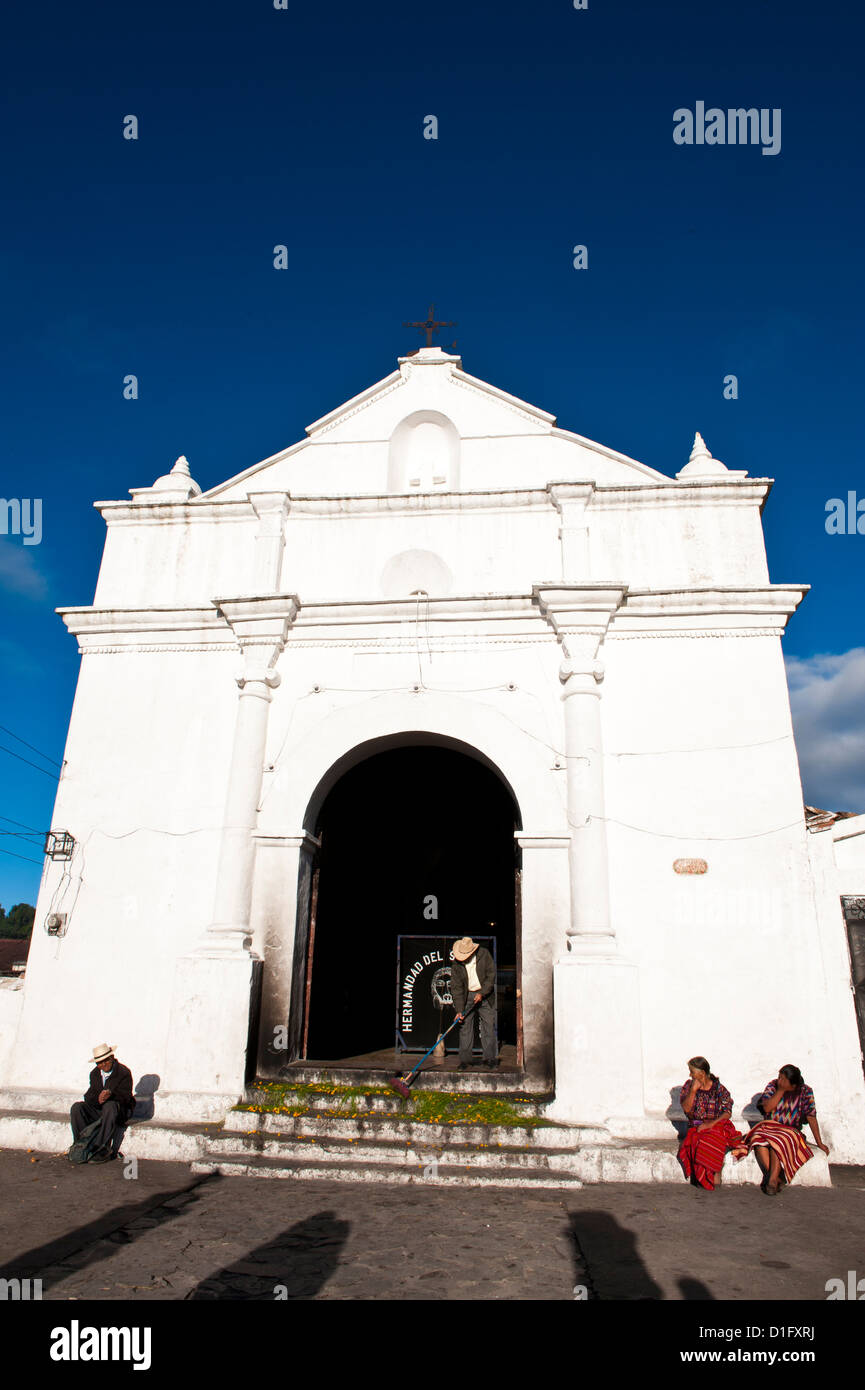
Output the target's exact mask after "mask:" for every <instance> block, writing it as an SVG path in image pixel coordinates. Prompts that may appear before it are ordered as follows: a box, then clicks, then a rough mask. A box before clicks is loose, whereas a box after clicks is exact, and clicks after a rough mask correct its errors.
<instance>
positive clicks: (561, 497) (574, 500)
mask: <svg viewBox="0 0 865 1390" xmlns="http://www.w3.org/2000/svg"><path fill="white" fill-rule="evenodd" d="M594 491H595V484H594V483H592V482H585V483H547V492H548V493H549V497H550V501H551V502H552V504H553V506H554V507H555V508H556V511H558V512H560V513H561V517H562V521H563V522H564V523H566V521H567V517H568V515H569V514H570V515H571V516H573V515H575V514H576V515H579V514H580V513H582V512H584V511H585V509H586V506H587V505H588V503H589V502H590V501H591V499H592V496H593V494H594Z"/></svg>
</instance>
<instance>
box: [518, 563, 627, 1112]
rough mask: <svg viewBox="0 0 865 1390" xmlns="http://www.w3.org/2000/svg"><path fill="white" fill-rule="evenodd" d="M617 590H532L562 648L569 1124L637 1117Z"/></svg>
mask: <svg viewBox="0 0 865 1390" xmlns="http://www.w3.org/2000/svg"><path fill="white" fill-rule="evenodd" d="M625 592H626V590H625V588H624V586H622V585H610V584H608V585H603V584H585V585H576V584H573V585H567V584H562V585H560V586H556V587H555V588H554V587H553V586H549V587H547V586H544V587H540V586H536V587H535V590H534V593H535V596H536V600H537V602H538V604H539V606H540V609H541V612H542V613H543V615H544V617H545V618H546V620H547V622H548V623H549V624H550V626H551V627H552V628H553V630H554V631H555V633H556V635H557V637H558V638H559V641H560V642H561V644H562V648H563V653H564V660H563V661H562V664H561V666H560V668H559V679H560V681H561V682H562V685H563V687H564V688H563V691H562V701H563V705H564V731H565V756H566V767H567V812H568V830H569V846H568V869H569V887H570V909H571V910H570V920H569V922H568V924H567V927H566V943H565V944H566V950H565V951H564V952H563V954H562V955H561V956H559V957H558V959H557V960H556V961H555V963H554V966H553V1009H554V1036H555V1072H556V1098H555V1101H554V1102H553V1104H552V1106H551V1107H550V1111H549V1113H550V1115H551V1117H552V1118H556V1119H559V1120H562V1121H565V1122H566V1123H571V1124H596V1125H603V1124H606V1123H608V1122H610V1121H616V1122H620V1121H624V1122H625V1123H626V1124H627V1123H629V1122H633V1121H634V1120H639V1119H641V1118H642V1116H643V1077H642V1073H643V1064H642V1026H641V1019H640V1000H639V980H638V974H637V968H636V966H635V965H633V964H632V963H631V962H630V961H627V960H625V959H624V958H623V957H622V956H621V954H620V953H619V951H618V949H617V943H616V937H615V930H614V927H613V923H612V920H611V915H610V884H609V869H608V862H607V823H606V820H605V805H604V772H603V749H602V746H601V711H600V697H601V689H600V686H601V681H602V680H603V675H604V668H603V665H602V663H601V661H600V660H599V652H600V650H601V649H602V643H603V640H604V637H605V635H606V631H607V628H608V626H609V622H610V619H611V617H612V615H613V614H614V613H615V612H616V610H617V609H618V608H619V607H620V605H621V604H622V602H623V600H624V597H625Z"/></svg>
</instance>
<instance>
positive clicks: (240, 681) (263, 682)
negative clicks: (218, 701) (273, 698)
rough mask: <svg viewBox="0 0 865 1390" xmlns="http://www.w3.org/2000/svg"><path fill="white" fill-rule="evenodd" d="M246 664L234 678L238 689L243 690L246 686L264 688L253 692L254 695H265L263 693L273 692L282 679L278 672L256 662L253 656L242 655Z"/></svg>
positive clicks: (262, 663)
mask: <svg viewBox="0 0 865 1390" xmlns="http://www.w3.org/2000/svg"><path fill="white" fill-rule="evenodd" d="M244 655H245V656H246V662H245V664H244V667H243V670H242V671H241V672H240V674H239V675H237V676H235V678H234V679H235V680H236V681H237V685H238V689H239V690H245V689H246V687H247V686H248V685H259V686H264V687H265V690H259V691H254V692H252V693H254V694H261V695H263V694H265V691H271V690H275V689H276V687H277V686H278V685H279V683H280V681H281V680H282V677H281V676H280V674H279V672H278V671H274V669H273V667H272V666H268V665H266V664H265V663H264V662H263V661H260V660H259V661H256V660H255V659H254V656H251V655H250V654H248V653H244Z"/></svg>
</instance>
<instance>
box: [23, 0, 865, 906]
mask: <svg viewBox="0 0 865 1390" xmlns="http://www.w3.org/2000/svg"><path fill="white" fill-rule="evenodd" d="M863 30H865V21H863V19H862V15H861V12H860V11H859V9H858V8H857V7H854V6H850V5H849V4H841V3H838V0H829V3H824V4H822V5H821V6H814V5H813V4H811V3H803V0H792V2H791V3H786V4H783V5H782V4H780V3H763V4H761V5H760V6H756V7H755V6H754V5H753V3H750V4H749V3H744V0H733V3H728V4H727V5H725V6H724V7H722V8H720V9H719V8H718V7H704V6H684V5H672V4H667V3H662V4H650V3H646V0H642V3H636V0H626V2H625V3H613V0H589V8H588V9H587V10H585V11H577V10H575V9H574V8H573V0H555V3H553V2H552V0H540V3H535V4H532V5H524V4H516V3H511V0H506V3H502V4H491V3H489V2H488V0H484V2H483V3H481V0H460V3H455V2H454V0H441V3H437V4H435V5H428V6H417V5H405V4H404V3H395V0H385V2H384V3H377V4H375V5H372V6H359V5H349V4H346V3H344V0H335V2H334V3H330V4H328V5H326V6H308V7H301V6H299V5H296V4H294V5H292V7H291V8H290V9H289V10H287V11H279V10H275V9H274V8H273V3H272V0H242V3H241V2H240V0H238V3H232V4H229V3H218V2H217V3H203V0H174V3H171V4H166V3H149V4H148V5H147V6H122V5H121V6H117V5H109V4H107V3H101V4H99V3H97V4H94V5H91V6H88V7H81V6H75V7H73V6H70V5H68V4H59V3H51V2H49V3H47V4H41V5H39V6H38V7H31V8H30V10H29V11H28V10H26V9H25V7H23V6H19V7H15V10H14V11H13V12H10V13H9V14H8V15H7V16H6V17H5V19H4V46H3V53H2V57H0V76H2V79H3V81H2V88H3V94H4V95H3V101H4V127H5V130H6V136H7V148H6V154H5V159H4V176H3V182H4V192H5V195H6V207H7V215H6V217H5V218H4V224H3V233H2V243H3V252H2V258H0V288H2V293H3V300H4V306H5V315H4V317H5V325H6V331H5V333H4V334H3V341H2V346H0V352H2V375H0V383H2V385H0V390H2V443H3V451H2V471H0V496H3V497H4V498H10V497H27V498H30V497H40V498H41V499H42V501H43V536H42V541H41V544H40V545H38V546H25V545H24V544H23V542H22V538H21V537H18V536H3V535H0V668H2V673H3V680H2V694H0V725H3V726H4V727H5V728H6V729H9V730H12V731H13V732H14V733H15V734H17V735H18V736H19V737H20V738H22V739H25V740H26V741H27V742H28V743H30V744H33V745H35V746H36V747H37V748H39V749H41V750H42V751H43V752H44V753H46V754H47V755H48V756H49V757H50V758H54V759H57V760H59V759H60V758H61V757H62V752H63V745H64V739H65V733H66V726H67V723H68V717H69V710H70V707H71V701H72V696H73V693H74V688H75V680H76V675H77V668H78V656H77V652H76V647H75V643H74V641H73V639H71V638H70V637H69V636H68V634H67V633H66V631H65V628H64V627H63V625H62V623H61V622H60V620H59V618H57V616H56V615H55V614H54V611H53V610H54V607H55V606H57V605H72V604H86V603H89V602H90V601H91V599H92V596H93V588H94V584H95V579H96V574H97V571H98V565H99V560H100V555H101V548H102V539H103V524H102V521H101V518H100V517H99V515H98V513H96V512H94V511H93V508H92V502H93V501H94V500H95V499H105V498H123V497H126V496H127V489H129V488H130V487H135V486H142V485H147V484H149V483H151V482H152V481H153V480H154V478H156V477H157V476H158V475H159V474H160V473H163V472H165V471H166V469H167V468H169V467H170V466H171V464H172V463H173V461H174V459H175V458H176V457H177V455H178V454H180V453H185V454H186V455H187V456H188V458H189V460H190V464H191V467H192V471H193V475H194V476H195V477H196V479H197V480H198V481H199V482H200V483H201V484H202V486H203V487H209V486H212V485H213V484H215V483H216V482H218V481H220V480H221V479H223V478H225V477H229V476H231V475H232V474H234V473H237V472H239V471H241V470H242V469H243V468H246V467H248V466H249V465H250V464H252V463H254V462H256V461H257V460H258V459H260V458H263V457H266V456H268V455H269V454H271V453H273V452H275V451H276V450H277V449H279V448H280V447H282V446H284V445H286V444H288V443H290V442H292V441H294V440H295V439H297V438H299V437H300V436H301V435H302V433H303V428H304V426H305V425H306V424H308V423H309V422H310V421H312V420H315V419H316V418H318V417H319V416H320V415H322V414H324V413H325V412H326V411H328V410H329V409H331V408H333V407H334V406H335V405H337V404H339V403H340V401H342V400H344V399H346V398H348V397H349V396H351V395H354V394H355V393H356V392H357V391H359V390H361V389H362V388H363V387H365V386H366V385H368V384H369V383H371V382H373V381H375V380H378V379H380V378H381V377H383V376H385V375H386V374H387V373H388V372H389V371H391V370H392V369H393V367H394V365H395V361H396V358H397V356H398V355H399V354H400V353H401V352H404V351H406V350H407V349H409V348H411V347H414V346H416V345H417V343H418V342H419V341H420V339H419V338H418V337H417V335H413V334H412V333H410V332H409V331H407V330H405V329H403V328H402V327H401V325H402V322H403V320H404V319H414V318H418V317H423V316H424V314H425V312H426V307H427V305H428V303H429V302H430V301H431V300H434V301H435V303H436V306H437V310H438V311H439V313H440V315H441V316H443V317H445V318H449V319H456V320H457V321H458V327H457V328H456V329H454V330H452V331H450V332H448V333H447V334H445V335H443V338H442V341H443V342H444V343H445V344H448V343H449V342H451V341H452V340H453V338H454V337H455V338H456V340H457V344H458V350H459V351H460V353H461V354H462V357H463V362H464V365H465V368H466V370H467V371H469V372H471V373H473V374H474V375H476V376H480V377H483V378H485V379H487V380H490V381H492V382H494V383H495V384H496V385H498V386H501V387H503V388H504V389H506V390H509V391H513V392H514V393H515V394H517V395H519V396H521V397H523V398H525V399H527V400H529V401H532V402H533V403H535V404H537V405H539V406H541V407H543V408H544V409H547V410H550V411H552V412H554V413H555V414H556V415H557V416H558V421H559V424H560V425H562V426H563V427H565V428H568V429H572V430H575V431H577V432H579V433H580V434H584V435H587V436H589V437H590V438H593V439H598V440H601V441H602V442H603V443H606V444H609V445H610V446H612V447H614V448H616V449H620V450H621V451H623V452H624V453H627V454H630V455H632V456H634V457H636V458H639V459H641V460H642V461H644V462H645V463H647V464H650V465H651V466H653V467H655V468H658V469H660V470H661V471H662V472H665V473H667V474H671V475H672V474H673V473H674V472H676V471H677V470H678V469H679V468H680V467H681V466H682V465H683V463H684V462H685V461H686V459H687V456H688V453H689V451H690V446H691V441H692V439H693V435H694V431H695V430H696V429H699V430H700V431H701V432H702V433H703V435H704V436H705V438H706V441H707V443H708V445H709V447H710V449H711V450H712V452H713V453H714V454H716V455H717V456H718V457H719V458H721V459H723V461H724V462H725V463H726V464H727V465H728V466H729V467H731V468H745V469H747V470H748V471H749V472H750V473H751V474H752V475H754V476H770V477H773V478H775V480H776V483H775V488H774V490H773V492H772V495H771V496H770V498H769V502H768V504H767V507H766V511H765V514H764V520H765V530H766V541H767V548H768V554H769V563H770V573H771V576H772V578H773V580H775V581H776V582H806V583H810V584H811V585H812V586H813V588H812V592H811V594H810V595H809V596H808V597H807V599H806V600H805V602H804V604H803V605H802V608H801V610H800V612H799V613H798V614H797V615H796V616H795V617H794V618H793V620H792V621H791V624H790V627H789V631H788V634H787V637H786V638H785V651H786V653H787V656H788V660H789V661H790V662H791V676H792V695H793V705H794V715H795V717H796V721H797V733H798V738H799V746H800V755H801V758H802V766H803V775H804V778H805V791H806V797H807V798H808V799H809V800H811V801H813V802H816V803H817V804H821V805H834V806H838V807H842V806H843V807H844V808H845V809H856V810H861V809H863V808H865V752H863V749H865V713H863V711H865V653H863V647H865V637H863V624H862V618H861V592H862V581H861V573H862V569H863V558H865V536H858V535H849V536H847V535H845V536H829V535H827V534H826V531H825V527H824V520H825V505H826V502H827V500H828V499H829V498H830V497H836V496H840V497H846V495H847V493H848V491H851V490H853V491H856V492H857V496H858V497H860V498H861V497H865V478H863V469H862V462H861V460H862V419H861V406H860V401H861V396H862V391H861V385H860V379H861V375H862V366H863V352H862V327H861V325H862V322H863V313H862V310H863V304H862V299H863V289H862V274H861V251H860V245H861V234H860V233H861V226H862V211H863V210H862V202H863V194H862V177H861V131H860V121H859V117H858V114H857V112H858V103H859V101H860V93H861V77H860V71H859V66H860V55H861V51H862V42H863V37H865V34H863ZM699 100H702V101H705V103H706V105H707V106H713V105H715V106H718V107H720V108H722V109H727V108H731V107H739V106H744V107H751V106H755V107H758V108H769V109H775V108H780V109H781V112H782V125H781V131H782V142H781V150H780V153H778V154H777V155H774V156H771V155H770V156H766V155H763V154H762V153H761V150H760V147H759V146H744V147H740V146H714V147H709V146H705V145H704V146H696V145H694V146H690V147H688V146H677V145H675V144H674V142H673V139H672V131H673V112H674V110H676V109H677V108H682V107H688V108H691V109H693V108H694V107H695V104H696V102H697V101H699ZM128 114H135V115H137V117H138V119H139V123H140V124H139V139H138V140H137V141H127V140H124V139H123V138H122V121H123V117H124V116H126V115H128ZM429 114H434V115H436V116H437V117H438V121H439V132H438V139H437V140H435V141H433V140H425V139H424V138H423V121H424V117H425V116H427V115H429ZM278 243H279V244H285V245H286V246H287V247H288V248H289V260H290V267H289V269H288V270H286V271H279V272H278V271H275V270H274V269H273V247H274V246H275V245H276V244H278ZM578 243H579V244H585V245H586V246H587V247H588V250H589V268H588V270H586V271H575V270H574V269H573V266H572V259H573V256H572V248H573V247H574V246H575V245H576V244H578ZM128 373H135V374H136V375H137V376H138V378H139V382H140V396H139V399H138V400H137V401H125V400H124V399H123V396H122V384H123V378H124V377H125V376H126V375H127V374H128ZM727 373H735V374H736V376H737V377H738V382H739V398H738V399H737V400H735V401H732V400H725V399H724V398H723V394H722V386H723V378H724V376H725V374H727ZM0 746H3V747H5V748H7V749H12V750H14V751H16V752H17V753H19V754H20V755H21V756H23V757H27V758H33V760H34V761H37V762H38V761H39V759H38V758H36V757H35V755H33V754H32V753H31V752H30V751H29V750H28V749H27V748H26V747H24V746H22V745H21V744H20V743H16V742H15V741H14V740H12V739H11V738H10V737H9V735H8V734H5V733H3V732H2V731H0ZM45 766H46V767H47V769H48V770H50V769H51V764H45ZM52 804H53V783H52V779H51V777H50V776H46V775H44V773H40V772H39V771H37V770H36V769H35V768H32V767H30V766H28V765H27V764H26V763H22V762H19V761H16V759H14V758H13V757H11V756H10V755H9V754H8V753H3V752H0V815H3V816H5V817H6V820H4V821H0V828H3V829H6V830H8V831H15V830H16V827H14V826H12V825H10V824H8V822H9V821H10V820H15V821H18V822H21V823H23V824H24V825H26V826H28V827H35V828H36V829H42V828H44V827H45V826H47V825H49V824H50V822H51V811H52ZM0 846H2V847H3V849H4V850H6V851H7V853H4V854H0V902H2V903H3V904H4V905H5V906H7V907H8V906H10V905H11V904H12V903H13V902H16V901H18V900H19V899H24V900H27V901H31V902H33V901H35V894H36V890H37V887H38V881H39V866H38V863H37V864H32V863H25V862H22V861H21V860H17V859H14V858H12V857H11V856H10V854H9V853H8V851H12V852H13V853H15V854H22V855H24V856H25V858H32V859H35V860H36V861H39V860H40V855H39V853H38V852H36V850H35V849H34V848H33V845H32V844H31V842H29V841H27V840H16V839H14V838H12V836H11V835H2V836H0Z"/></svg>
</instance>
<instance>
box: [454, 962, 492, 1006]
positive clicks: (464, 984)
mask: <svg viewBox="0 0 865 1390" xmlns="http://www.w3.org/2000/svg"><path fill="white" fill-rule="evenodd" d="M470 959H474V963H475V966H476V968H477V972H478V979H479V980H480V982H481V994H482V995H483V997H484V999H490V1000H491V1001H492V1003H493V1005H494V1006H495V1002H496V967H495V963H494V961H493V958H492V956H491V954H490V952H489V951H488V950H487V948H486V946H479V947H478V949H477V950H476V951H475V953H474V957H470ZM451 999H452V1000H453V1003H454V1008H455V1009H456V1011H457V1013H458V1014H462V1013H465V1011H466V1004H467V1003H468V1002H471V1003H474V995H473V994H470V992H469V972H468V970H467V969H466V967H465V965H464V964H463V962H462V961H459V960H455V961H454V963H453V966H452V967H451Z"/></svg>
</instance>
